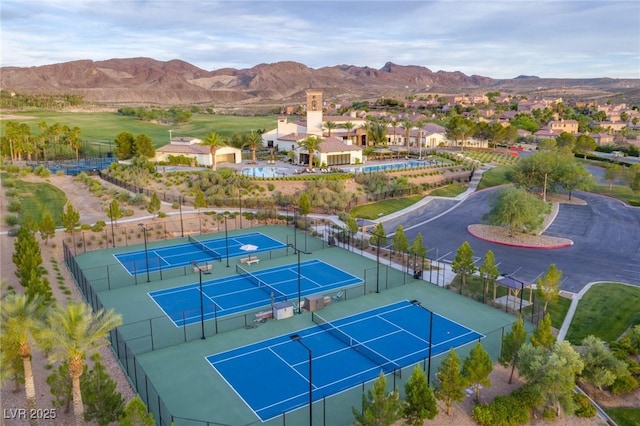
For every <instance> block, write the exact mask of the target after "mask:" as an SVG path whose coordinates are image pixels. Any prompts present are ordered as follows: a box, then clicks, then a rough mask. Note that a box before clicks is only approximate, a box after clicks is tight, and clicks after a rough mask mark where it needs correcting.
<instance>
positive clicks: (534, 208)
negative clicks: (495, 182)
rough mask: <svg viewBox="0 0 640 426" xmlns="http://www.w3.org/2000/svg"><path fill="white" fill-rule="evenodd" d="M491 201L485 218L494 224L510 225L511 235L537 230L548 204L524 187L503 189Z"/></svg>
mask: <svg viewBox="0 0 640 426" xmlns="http://www.w3.org/2000/svg"><path fill="white" fill-rule="evenodd" d="M490 203H491V206H490V210H489V213H487V214H485V215H484V217H483V219H484V220H485V221H487V222H488V223H489V224H491V225H494V226H505V227H508V228H509V234H510V235H511V236H513V235H514V234H515V233H517V232H522V231H525V232H532V231H535V230H536V229H538V228H540V226H541V225H542V222H543V214H544V212H545V210H546V204H545V203H544V202H543V201H542V200H540V199H539V198H537V197H536V196H535V195H532V194H529V193H527V192H525V191H524V190H522V189H518V188H506V189H502V190H500V191H499V192H498V195H497V197H495V198H494V199H492V200H491V201H490Z"/></svg>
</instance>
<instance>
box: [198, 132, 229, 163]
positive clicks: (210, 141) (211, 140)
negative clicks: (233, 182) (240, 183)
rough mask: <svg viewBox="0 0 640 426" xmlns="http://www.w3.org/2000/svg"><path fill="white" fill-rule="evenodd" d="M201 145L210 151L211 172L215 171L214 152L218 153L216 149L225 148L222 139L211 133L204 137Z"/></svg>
mask: <svg viewBox="0 0 640 426" xmlns="http://www.w3.org/2000/svg"><path fill="white" fill-rule="evenodd" d="M202 145H204V146H208V147H209V149H210V150H211V151H210V152H211V157H212V158H211V170H214V171H215V170H216V166H217V163H216V152H217V151H218V148H220V147H221V146H225V143H224V141H223V140H222V138H221V137H220V135H219V134H217V133H215V132H211V133H209V134H208V135H207V136H205V138H204V140H203V141H202Z"/></svg>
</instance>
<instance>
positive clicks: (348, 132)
mask: <svg viewBox="0 0 640 426" xmlns="http://www.w3.org/2000/svg"><path fill="white" fill-rule="evenodd" d="M342 126H343V127H344V128H345V129H347V141H348V140H350V139H351V130H353V128H354V127H355V124H353V123H352V122H350V121H347V122H345V123H343V124H342Z"/></svg>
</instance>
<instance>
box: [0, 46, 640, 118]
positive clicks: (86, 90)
mask: <svg viewBox="0 0 640 426" xmlns="http://www.w3.org/2000/svg"><path fill="white" fill-rule="evenodd" d="M0 85H1V87H2V89H3V90H8V91H12V92H18V93H47V94H53V93H74V94H79V95H82V96H84V98H85V100H86V101H87V102H90V103H95V104H105V105H111V106H115V105H157V106H166V105H193V104H202V105H214V106H236V107H241V106H243V105H244V106H250V105H254V106H256V105H263V106H265V105H270V104H271V105H282V104H286V103H294V102H299V101H301V100H302V99H304V93H305V90H307V89H319V90H322V91H323V92H324V93H325V99H331V100H333V101H336V102H339V101H349V100H365V99H376V98H379V97H391V96H399V97H405V96H407V95H410V94H414V95H415V94H428V93H439V94H441V93H476V94H480V93H486V92H487V91H500V92H503V93H514V94H520V95H525V96H528V97H530V98H531V97H536V96H546V97H549V96H561V97H564V98H575V99H614V98H615V99H616V101H617V102H624V101H626V102H629V101H631V102H632V103H633V101H634V100H635V104H638V103H639V102H640V79H612V78H592V79H564V78H538V77H534V76H519V77H516V78H513V79H493V78H490V77H484V76H479V75H471V76H468V75H465V74H463V73H462V72H459V71H453V72H449V71H437V72H433V71H431V70H430V69H428V68H426V67H423V66H415V65H408V66H404V65H396V64H394V63H391V62H387V63H386V64H385V65H384V66H383V67H382V68H380V69H374V68H370V67H367V66H364V67H359V66H353V65H336V66H328V67H322V68H317V69H313V68H309V67H307V66H306V65H304V64H301V63H297V62H277V63H272V64H259V65H256V66H254V67H252V68H247V69H233V68H223V69H218V70H213V71H207V70H203V69H201V68H198V67H196V66H194V65H192V64H190V63H188V62H184V61H181V60H171V61H158V60H155V59H151V58H127V59H109V60H105V61H92V60H80V61H73V62H65V63H59V64H52V65H44V66H37V67H2V68H0Z"/></svg>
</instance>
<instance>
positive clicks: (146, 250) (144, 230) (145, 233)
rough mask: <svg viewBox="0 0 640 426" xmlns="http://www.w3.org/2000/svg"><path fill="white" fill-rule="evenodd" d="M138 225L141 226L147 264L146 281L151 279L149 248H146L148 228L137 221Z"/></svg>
mask: <svg viewBox="0 0 640 426" xmlns="http://www.w3.org/2000/svg"><path fill="white" fill-rule="evenodd" d="M138 226H139V227H140V228H142V232H143V235H144V260H145V263H146V265H147V282H149V281H151V279H150V278H149V250H148V248H147V231H148V229H147V228H145V227H144V224H142V223H139V224H138Z"/></svg>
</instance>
